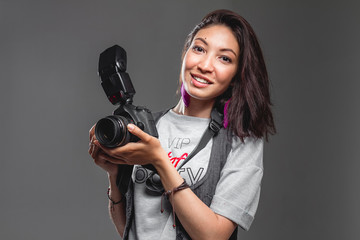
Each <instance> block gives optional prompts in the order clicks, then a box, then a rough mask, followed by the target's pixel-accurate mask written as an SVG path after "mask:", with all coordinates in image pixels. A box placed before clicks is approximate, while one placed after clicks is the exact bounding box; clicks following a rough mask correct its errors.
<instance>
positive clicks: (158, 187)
mask: <svg viewBox="0 0 360 240" xmlns="http://www.w3.org/2000/svg"><path fill="white" fill-rule="evenodd" d="M166 112H168V111H166ZM166 112H165V113H166ZM210 117H211V120H210V123H209V126H208V128H207V129H206V130H205V132H204V133H203V135H202V137H201V139H200V141H199V143H198V144H197V145H196V147H195V148H194V150H192V152H191V153H190V154H189V155H188V156H187V157H186V159H185V160H184V161H183V162H182V163H181V164H180V166H179V167H178V169H181V168H182V167H183V166H184V165H185V164H186V163H187V162H189V161H190V160H191V159H192V158H193V157H194V156H195V155H196V154H197V153H198V152H200V151H201V150H202V149H203V148H204V147H205V146H206V145H207V144H208V142H209V141H210V139H212V138H213V137H214V136H216V135H217V134H218V133H219V131H220V129H221V128H222V126H223V125H222V116H221V115H220V113H219V112H218V111H217V110H215V108H213V110H212V111H211V114H210ZM146 188H147V190H148V191H150V193H153V194H156V195H158V194H162V193H163V192H164V187H163V186H162V184H161V180H160V176H159V175H158V174H157V173H156V172H152V173H151V175H150V176H149V178H148V179H147V180H146Z"/></svg>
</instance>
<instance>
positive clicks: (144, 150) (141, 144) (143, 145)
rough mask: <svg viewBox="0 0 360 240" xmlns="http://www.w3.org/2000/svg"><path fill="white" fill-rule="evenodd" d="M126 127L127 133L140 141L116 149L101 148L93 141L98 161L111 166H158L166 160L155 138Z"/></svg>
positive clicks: (132, 127) (130, 125) (129, 126)
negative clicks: (105, 162) (108, 163)
mask: <svg viewBox="0 0 360 240" xmlns="http://www.w3.org/2000/svg"><path fill="white" fill-rule="evenodd" d="M127 127H128V131H129V132H130V133H132V134H133V135H135V136H137V137H138V138H140V140H139V141H138V142H130V143H127V144H126V145H124V146H121V147H116V148H107V147H105V146H102V145H101V144H100V143H99V141H97V140H94V144H95V145H96V146H97V147H98V149H99V150H100V152H99V153H98V155H99V157H100V159H104V160H106V161H107V162H110V163H113V164H127V165H134V164H138V165H146V164H153V165H154V166H156V165H157V164H160V163H161V160H163V159H168V157H167V154H166V152H165V150H164V149H163V148H162V147H161V144H160V141H159V140H158V139H157V138H155V137H153V136H151V135H149V134H147V133H145V132H144V131H142V130H141V129H140V128H139V127H137V126H136V125H134V124H129V125H128V126H127Z"/></svg>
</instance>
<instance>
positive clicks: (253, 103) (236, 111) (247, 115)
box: [180, 10, 276, 141]
mask: <svg viewBox="0 0 360 240" xmlns="http://www.w3.org/2000/svg"><path fill="white" fill-rule="evenodd" d="M210 25H225V26H227V27H229V28H230V29H231V30H232V32H233V34H234V35H235V37H236V39H237V42H238V44H239V47H240V55H239V61H238V63H239V65H238V68H237V73H236V74H235V77H234V78H233V79H232V82H231V84H230V87H229V88H228V89H227V90H226V91H225V92H224V93H223V94H222V95H220V96H219V97H218V98H217V100H216V102H215V107H216V108H217V110H218V111H219V112H223V111H224V105H225V102H226V101H227V100H229V99H230V98H231V100H230V101H229V105H228V107H227V119H228V127H229V128H230V130H232V131H233V132H234V133H235V134H236V135H237V136H239V137H240V138H241V140H242V141H244V138H245V137H248V136H254V137H256V138H261V137H265V139H266V140H267V139H268V135H269V134H275V132H276V129H275V124H274V120H273V115H272V112H271V105H272V104H271V100H270V92H269V79H268V74H267V70H266V66H265V61H264V57H263V54H262V51H261V48H260V45H259V42H258V40H257V37H256V35H255V32H254V30H253V29H252V27H251V26H250V24H249V23H248V22H247V21H246V20H245V19H244V18H243V17H241V16H240V15H238V14H237V13H234V12H232V11H229V10H216V11H213V12H211V13H209V14H207V15H206V16H205V17H204V18H203V19H202V20H201V22H200V23H199V24H198V25H196V26H195V28H194V29H193V30H192V31H191V32H190V34H189V35H188V36H187V38H186V41H185V45H184V49H183V53H182V59H183V58H184V56H185V54H186V52H187V50H188V49H189V47H190V45H191V43H192V41H193V39H194V37H195V35H196V34H197V32H198V31H199V30H200V29H202V28H205V27H209V26H210ZM180 81H181V80H180Z"/></svg>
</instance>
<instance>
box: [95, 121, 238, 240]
mask: <svg viewBox="0 0 360 240" xmlns="http://www.w3.org/2000/svg"><path fill="white" fill-rule="evenodd" d="M128 129H129V131H130V132H131V133H132V134H134V135H136V136H138V137H139V138H140V139H141V141H139V142H137V143H128V144H126V145H125V146H123V147H120V148H115V149H109V148H105V147H102V146H101V145H100V144H99V143H98V142H96V144H97V145H98V146H99V147H101V148H102V149H103V151H104V152H105V153H106V155H104V157H106V160H107V161H109V162H112V163H117V164H140V165H145V164H149V163H151V164H153V165H154V166H155V168H156V169H157V171H158V173H159V175H160V178H161V181H162V183H163V186H164V188H165V190H172V189H174V188H176V187H178V186H179V185H180V184H181V183H182V182H183V179H182V177H181V176H180V174H179V173H178V172H177V171H176V169H175V168H174V166H173V165H172V164H171V162H170V161H169V158H168V156H167V154H166V152H165V150H164V149H163V148H162V147H161V145H160V142H159V140H158V139H156V138H154V137H152V136H150V135H148V134H146V133H145V132H143V131H141V130H140V129H139V128H138V127H136V126H134V125H132V124H130V125H129V126H128ZM170 201H171V203H172V205H173V208H174V209H175V213H176V215H177V217H178V218H179V220H180V222H181V224H182V225H183V227H184V228H185V230H186V232H187V233H188V234H189V235H190V236H191V238H192V239H207V240H209V239H228V238H229V237H230V236H231V234H232V232H233V231H234V230H235V228H236V226H237V225H236V224H235V223H233V222H232V221H231V220H229V219H227V218H225V217H223V216H220V215H218V214H216V213H214V212H213V211H212V210H211V209H210V208H209V207H208V206H207V205H206V204H204V203H203V202H202V201H201V200H200V199H199V198H198V197H197V196H196V195H195V194H194V193H193V192H192V191H191V190H190V189H184V190H181V191H178V192H176V193H175V194H173V195H172V197H171V199H170Z"/></svg>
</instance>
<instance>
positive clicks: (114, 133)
mask: <svg viewBox="0 0 360 240" xmlns="http://www.w3.org/2000/svg"><path fill="white" fill-rule="evenodd" d="M129 123H132V121H131V120H129V119H127V118H125V117H123V116H119V115H111V116H107V117H105V118H102V119H100V120H99V121H98V122H97V123H96V126H95V136H96V138H97V139H98V141H99V142H100V143H101V145H104V146H105V147H109V148H114V147H119V146H123V145H125V144H127V143H128V142H130V138H131V136H130V133H129V131H128V130H127V127H126V126H127V125H128V124H129Z"/></svg>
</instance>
